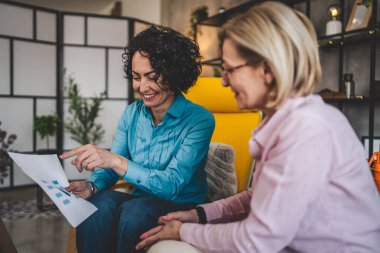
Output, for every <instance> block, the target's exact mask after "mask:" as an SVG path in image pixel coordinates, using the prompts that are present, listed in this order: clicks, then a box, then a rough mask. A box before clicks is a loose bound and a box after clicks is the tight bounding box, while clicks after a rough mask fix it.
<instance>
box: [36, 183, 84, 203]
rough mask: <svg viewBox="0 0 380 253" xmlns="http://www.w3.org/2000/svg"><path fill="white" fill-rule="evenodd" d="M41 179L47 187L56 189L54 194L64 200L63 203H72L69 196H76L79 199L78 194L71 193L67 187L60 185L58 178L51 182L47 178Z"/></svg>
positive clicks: (52, 189)
mask: <svg viewBox="0 0 380 253" xmlns="http://www.w3.org/2000/svg"><path fill="white" fill-rule="evenodd" d="M41 181H42V182H43V183H45V184H46V187H47V188H48V189H49V190H51V191H55V193H54V196H55V197H56V198H57V199H60V200H62V203H63V204H64V205H69V204H70V203H71V202H70V199H68V198H67V197H75V198H77V199H79V197H78V196H76V195H74V194H71V193H70V192H68V191H66V190H65V188H63V187H62V186H60V185H59V183H58V181H57V180H53V181H51V182H50V183H49V182H47V181H45V180H41ZM57 191H58V192H57Z"/></svg>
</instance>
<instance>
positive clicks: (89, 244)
mask: <svg viewBox="0 0 380 253" xmlns="http://www.w3.org/2000/svg"><path fill="white" fill-rule="evenodd" d="M89 201H90V202H91V203H92V204H94V205H95V206H96V207H97V208H98V210H97V211H96V212H95V213H94V214H92V215H91V216H90V217H89V218H87V219H86V220H85V221H84V222H83V223H82V224H80V225H79V226H78V227H77V238H76V240H77V249H78V252H79V253H84V252H86V253H96V252H99V253H105V252H117V253H133V252H143V251H136V250H135V247H136V244H137V243H138V242H139V241H140V238H139V237H140V235H141V234H143V233H144V232H146V231H148V230H149V229H151V228H153V227H155V226H157V221H158V218H159V217H160V216H162V215H165V214H167V213H170V212H175V211H180V210H190V209H192V208H194V206H195V205H193V204H183V203H175V202H172V201H168V200H163V199H158V198H155V197H133V196H131V195H129V194H126V193H121V192H117V191H113V190H108V191H105V192H100V193H98V194H96V195H95V196H94V197H93V198H91V199H90V200H89Z"/></svg>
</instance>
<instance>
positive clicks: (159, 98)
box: [132, 51, 175, 109]
mask: <svg viewBox="0 0 380 253" xmlns="http://www.w3.org/2000/svg"><path fill="white" fill-rule="evenodd" d="M132 76H133V77H132V79H133V81H132V86H133V90H134V91H135V92H138V93H139V94H140V95H141V98H142V99H143V100H144V104H145V106H147V107H149V108H154V109H159V108H169V107H170V105H171V104H172V103H173V101H174V99H175V96H174V92H173V91H171V90H170V89H169V88H168V87H167V86H166V85H165V84H163V83H162V76H157V73H156V71H155V70H154V69H153V67H152V65H151V64H150V61H149V59H148V57H147V55H145V54H144V52H142V54H141V53H140V52H138V51H137V52H136V53H135V54H134V55H133V57H132Z"/></svg>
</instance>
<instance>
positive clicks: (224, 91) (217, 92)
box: [185, 77, 241, 113]
mask: <svg viewBox="0 0 380 253" xmlns="http://www.w3.org/2000/svg"><path fill="white" fill-rule="evenodd" d="M185 96H186V97H187V98H188V99H189V100H190V101H192V102H193V103H196V104H199V105H202V106H203V107H205V108H207V109H208V110H209V111H210V112H212V113H215V112H223V113H225V112H241V110H239V108H238V106H237V103H236V100H235V97H234V94H233V93H232V92H231V89H230V88H226V87H223V86H222V82H221V79H220V78H219V77H200V78H199V79H198V80H197V83H196V84H195V86H194V87H192V88H191V89H190V91H189V93H188V94H186V95H185Z"/></svg>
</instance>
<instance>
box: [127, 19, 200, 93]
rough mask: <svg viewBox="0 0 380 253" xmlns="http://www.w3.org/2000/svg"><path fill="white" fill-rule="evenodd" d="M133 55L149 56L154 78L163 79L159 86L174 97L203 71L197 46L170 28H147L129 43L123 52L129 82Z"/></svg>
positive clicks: (184, 91) (186, 88) (190, 85)
mask: <svg viewBox="0 0 380 253" xmlns="http://www.w3.org/2000/svg"><path fill="white" fill-rule="evenodd" d="M136 52H140V53H141V54H142V55H144V56H145V55H146V56H147V57H148V59H149V61H150V64H151V65H152V67H153V69H154V70H155V72H156V74H157V79H158V78H159V77H162V83H163V84H165V85H167V86H168V88H169V89H170V90H172V91H173V92H175V93H176V94H179V93H180V92H183V93H187V91H188V90H189V88H190V87H192V86H193V85H194V84H195V82H196V80H197V79H198V76H199V74H200V73H201V71H202V65H201V56H200V53H199V47H198V44H197V43H196V42H195V41H192V40H190V39H189V38H187V37H185V36H184V35H182V34H181V33H179V32H177V31H174V30H173V29H170V28H166V27H157V26H150V27H149V28H147V29H146V30H144V31H142V32H140V33H139V34H137V35H136V36H135V37H134V38H133V39H132V40H131V42H130V43H129V45H128V46H127V47H126V48H125V50H124V53H123V64H124V72H125V75H126V78H128V79H132V57H133V55H134V54H135V53H136ZM160 83H161V82H160Z"/></svg>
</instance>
